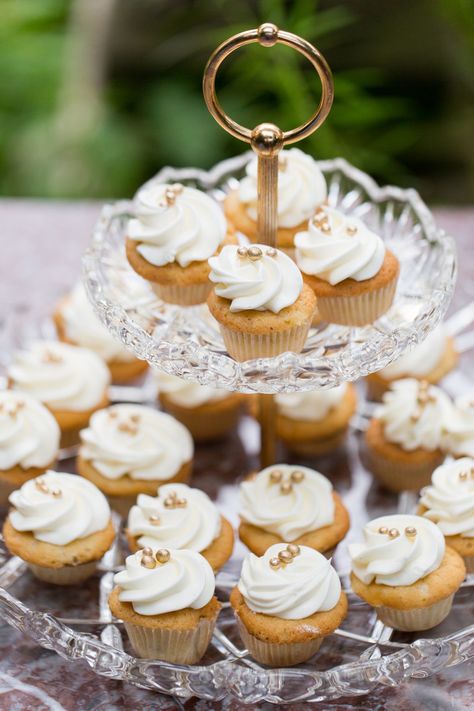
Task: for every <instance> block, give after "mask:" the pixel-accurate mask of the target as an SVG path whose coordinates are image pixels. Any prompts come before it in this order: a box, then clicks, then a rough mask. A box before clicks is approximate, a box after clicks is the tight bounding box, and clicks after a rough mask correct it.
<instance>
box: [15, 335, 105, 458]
mask: <svg viewBox="0 0 474 711" xmlns="http://www.w3.org/2000/svg"><path fill="white" fill-rule="evenodd" d="M7 375H8V379H9V384H10V388H11V389H13V390H17V391H19V392H21V393H26V394H27V395H31V396H32V397H35V398H36V399H37V400H41V402H42V403H43V404H44V405H46V407H47V408H48V410H50V411H51V413H52V414H53V415H54V417H55V418H56V420H57V423H58V425H59V428H60V430H61V447H69V446H71V445H74V444H77V442H78V439H79V431H80V430H81V429H82V428H83V427H85V426H86V425H87V423H88V422H89V418H90V416H91V415H92V413H93V412H95V411H96V410H99V409H100V408H101V407H106V406H107V405H108V403H109V398H108V387H109V384H110V373H109V370H108V368H107V366H106V365H105V363H104V361H103V360H102V359H101V358H99V356H98V355H96V353H94V352H93V351H91V350H89V349H87V348H78V347H77V346H71V345H68V344H66V343H57V342H56V341H36V342H34V343H32V344H31V345H30V346H29V347H28V348H27V349H25V350H22V351H17V352H16V353H15V354H14V356H13V362H12V363H11V365H10V366H9V368H8V370H7Z"/></svg>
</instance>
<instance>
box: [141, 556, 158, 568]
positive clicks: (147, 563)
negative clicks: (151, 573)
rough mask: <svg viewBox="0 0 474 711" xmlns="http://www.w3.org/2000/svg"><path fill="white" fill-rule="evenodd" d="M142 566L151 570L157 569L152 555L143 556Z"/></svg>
mask: <svg viewBox="0 0 474 711" xmlns="http://www.w3.org/2000/svg"><path fill="white" fill-rule="evenodd" d="M140 565H143V567H144V568H149V569H150V570H151V569H153V568H156V560H155V559H154V558H153V556H152V555H142V559H141V561H140Z"/></svg>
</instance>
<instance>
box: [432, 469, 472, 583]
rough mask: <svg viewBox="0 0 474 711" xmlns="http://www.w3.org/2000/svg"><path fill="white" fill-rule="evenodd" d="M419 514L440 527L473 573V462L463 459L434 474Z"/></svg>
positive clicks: (449, 543) (451, 545)
mask: <svg viewBox="0 0 474 711" xmlns="http://www.w3.org/2000/svg"><path fill="white" fill-rule="evenodd" d="M418 513H419V514H420V516H424V517H425V518H428V519H430V521H433V522H434V523H436V524H437V526H438V528H439V529H440V531H441V532H442V534H443V535H444V537H445V540H446V544H447V545H448V546H449V547H450V548H452V549H453V550H455V551H457V553H459V555H460V556H462V558H463V559H464V563H465V565H466V569H467V572H468V573H474V459H470V458H469V457H463V458H462V459H458V460H456V461H455V462H449V463H448V464H443V465H442V466H440V467H438V468H437V469H435V470H434V472H433V476H432V478H431V484H430V486H426V487H425V488H424V489H422V491H421V497H420V504H419V509H418Z"/></svg>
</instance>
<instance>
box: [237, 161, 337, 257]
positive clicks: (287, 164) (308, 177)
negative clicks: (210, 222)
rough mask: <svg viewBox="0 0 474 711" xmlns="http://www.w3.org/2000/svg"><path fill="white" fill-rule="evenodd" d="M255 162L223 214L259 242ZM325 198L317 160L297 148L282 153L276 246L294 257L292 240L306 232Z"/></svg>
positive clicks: (322, 177) (249, 165)
mask: <svg viewBox="0 0 474 711" xmlns="http://www.w3.org/2000/svg"><path fill="white" fill-rule="evenodd" d="M257 164H258V161H257V158H256V157H254V158H253V160H251V161H250V163H249V164H248V165H247V168H246V173H247V175H246V176H245V178H243V180H241V181H240V185H239V187H238V189H237V190H234V191H233V192H231V193H229V195H227V197H226V199H225V202H224V210H225V214H226V216H227V218H228V220H229V222H231V223H232V224H233V225H234V227H235V229H236V230H238V231H239V232H242V233H243V234H244V235H246V236H247V237H248V238H249V239H250V240H251V241H252V242H258V228H257V199H258V179H257V172H258V165H257ZM326 197H327V189H326V180H325V179H324V175H323V174H322V172H321V170H320V169H319V167H318V164H317V163H316V161H315V160H314V159H313V158H312V157H311V156H309V155H307V154H306V153H303V151H300V150H299V149H298V148H290V149H289V150H285V151H282V152H281V153H280V156H279V161H278V232H277V247H278V248H279V249H281V250H282V251H284V252H286V254H288V256H290V257H294V251H295V250H294V237H295V234H296V233H297V232H300V231H301V230H304V229H306V224H307V222H308V220H309V218H310V217H311V216H312V215H314V212H315V210H316V208H317V207H318V206H319V205H322V204H323V202H324V201H325V200H326Z"/></svg>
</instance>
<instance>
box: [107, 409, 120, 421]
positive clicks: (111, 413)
mask: <svg viewBox="0 0 474 711" xmlns="http://www.w3.org/2000/svg"><path fill="white" fill-rule="evenodd" d="M109 417H110V419H111V420H115V419H116V418H117V417H118V412H117V410H109Z"/></svg>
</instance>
